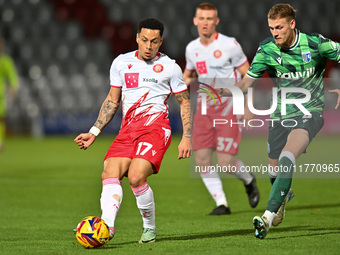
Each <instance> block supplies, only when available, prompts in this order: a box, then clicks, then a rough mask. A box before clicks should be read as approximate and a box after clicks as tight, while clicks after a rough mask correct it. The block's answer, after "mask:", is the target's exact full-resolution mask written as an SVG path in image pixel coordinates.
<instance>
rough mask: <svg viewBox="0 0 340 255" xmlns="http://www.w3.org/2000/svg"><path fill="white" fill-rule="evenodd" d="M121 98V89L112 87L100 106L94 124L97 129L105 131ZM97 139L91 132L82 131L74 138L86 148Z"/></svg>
mask: <svg viewBox="0 0 340 255" xmlns="http://www.w3.org/2000/svg"><path fill="white" fill-rule="evenodd" d="M120 98H121V89H120V88H115V87H111V89H110V92H109V94H108V95H107V97H106V99H105V100H104V102H103V104H102V106H101V108H100V111H99V115H98V118H97V120H96V122H95V124H94V127H95V128H96V129H98V130H100V131H103V129H104V128H105V127H106V126H107V124H109V122H110V121H111V120H112V119H113V117H114V116H115V114H116V112H117V110H118V108H119V104H120ZM95 140H96V136H95V135H94V134H93V133H90V132H88V133H82V134H80V135H78V136H77V137H76V138H75V139H74V141H75V142H76V143H77V144H78V146H79V148H80V149H84V150H86V149H87V148H88V147H89V146H90V145H91V144H92V143H93V142H94V141H95Z"/></svg>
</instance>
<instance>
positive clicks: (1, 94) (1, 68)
mask: <svg viewBox="0 0 340 255" xmlns="http://www.w3.org/2000/svg"><path fill="white" fill-rule="evenodd" d="M4 47H5V40H4V39H2V38H0V151H2V150H3V148H4V147H3V146H4V145H3V142H4V139H5V133H6V123H5V118H6V112H7V111H6V97H7V89H6V82H8V85H9V90H8V95H9V97H10V99H12V100H13V99H14V97H15V94H16V93H17V90H18V85H19V82H18V80H19V78H18V74H17V71H16V68H15V65H14V62H13V60H12V58H11V57H9V56H8V55H6V54H5V53H3V49H4Z"/></svg>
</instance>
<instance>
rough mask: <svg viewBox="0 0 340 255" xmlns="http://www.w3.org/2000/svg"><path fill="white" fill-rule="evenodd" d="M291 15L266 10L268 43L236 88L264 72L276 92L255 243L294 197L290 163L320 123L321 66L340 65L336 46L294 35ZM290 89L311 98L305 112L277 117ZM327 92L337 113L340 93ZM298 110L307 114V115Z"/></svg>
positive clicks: (285, 7) (285, 8) (284, 9)
mask: <svg viewBox="0 0 340 255" xmlns="http://www.w3.org/2000/svg"><path fill="white" fill-rule="evenodd" d="M295 15H296V10H295V9H294V8H293V7H292V6H290V5H289V4H277V5H274V6H273V7H272V8H271V9H270V10H269V13H268V25H269V29H270V32H271V34H272V37H269V38H267V39H266V40H264V41H262V42H261V43H260V47H259V48H258V50H257V53H256V56H255V57H254V60H253V62H252V64H251V66H250V68H249V70H248V72H247V75H246V76H245V78H244V79H242V80H241V81H240V82H239V83H237V84H236V85H235V86H237V87H239V88H240V89H241V90H242V91H243V93H247V90H248V88H249V87H251V86H253V85H254V84H255V83H256V81H258V79H260V78H261V77H262V76H263V74H264V72H265V71H267V72H268V74H269V76H270V77H271V79H272V80H273V82H274V84H275V85H276V87H277V91H278V93H277V94H278V95H277V97H278V98H277V107H276V110H275V111H274V112H273V113H272V114H271V120H272V121H271V123H272V124H270V125H269V136H268V157H269V164H270V166H272V167H273V168H272V169H278V170H279V171H276V172H275V171H269V177H270V180H271V183H272V188H271V192H270V196H269V201H268V204H267V208H266V211H265V212H264V214H263V215H262V216H255V217H254V219H253V226H254V229H255V237H257V238H259V239H263V238H265V236H266V235H267V233H268V231H269V229H270V227H271V226H272V225H273V226H277V225H279V224H280V223H281V222H282V220H283V217H284V213H285V206H286V203H287V202H288V201H289V199H290V198H291V197H292V196H293V193H292V191H291V190H290V187H291V182H292V176H293V169H294V166H295V161H296V159H297V158H298V157H299V156H300V155H301V154H302V153H303V152H305V150H306V148H307V146H308V145H309V143H310V142H311V141H312V139H313V137H314V136H315V135H316V134H317V133H318V132H319V130H320V129H321V128H322V126H323V123H324V120H323V117H322V114H323V109H324V81H323V78H324V72H325V67H326V60H327V59H330V60H334V61H337V62H339V61H340V44H339V43H337V42H333V41H332V40H330V39H327V38H325V37H323V36H322V35H320V34H317V33H303V32H301V31H299V30H298V29H296V28H295ZM292 88H299V89H301V88H302V89H304V90H305V91H309V94H310V96H311V97H310V99H309V100H308V101H307V102H305V103H303V104H301V106H302V107H304V108H305V109H300V108H302V107H297V105H296V104H287V106H286V114H282V112H281V110H282V109H281V105H282V106H283V105H286V102H285V101H284V100H286V99H285V98H281V92H282V91H284V90H285V89H291V90H292ZM330 92H332V93H336V94H337V95H338V100H337V105H336V107H335V108H338V107H339V104H340V89H335V90H330ZM220 94H221V96H230V95H231V92H230V91H229V90H227V89H224V90H222V91H220ZM284 95H286V98H287V99H290V100H296V99H301V98H304V97H305V96H306V95H305V94H303V93H286V94H284ZM281 103H282V104H281ZM282 108H283V107H282ZM302 110H307V111H308V113H309V114H305V113H304V112H303V111H302ZM305 112H306V111H305ZM285 119H286V120H288V119H289V120H291V121H292V122H293V125H289V126H290V127H287V126H288V125H286V126H284V125H282V122H281V121H282V120H285ZM275 120H276V121H275ZM278 120H279V121H278ZM292 126H293V127H292ZM280 169H285V170H288V171H280Z"/></svg>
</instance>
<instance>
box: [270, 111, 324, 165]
mask: <svg viewBox="0 0 340 255" xmlns="http://www.w3.org/2000/svg"><path fill="white" fill-rule="evenodd" d="M282 121H283V122H282ZM323 123H324V120H323V117H322V115H321V114H320V113H319V112H312V115H311V117H308V116H303V115H301V116H297V117H294V118H290V119H286V120H280V121H272V124H271V123H270V125H269V135H268V157H269V158H271V159H278V158H279V156H280V154H281V151H282V149H283V148H284V146H285V145H286V142H287V137H288V135H289V133H290V132H291V131H292V130H293V129H299V128H302V129H305V130H307V131H308V136H309V143H310V142H311V141H312V139H313V138H314V136H315V135H316V134H317V133H318V132H319V131H320V129H321V128H322V126H323Z"/></svg>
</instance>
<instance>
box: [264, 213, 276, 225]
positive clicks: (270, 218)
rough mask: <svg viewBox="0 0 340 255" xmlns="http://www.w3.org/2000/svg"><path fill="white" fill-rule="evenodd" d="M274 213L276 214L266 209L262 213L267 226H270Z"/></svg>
mask: <svg viewBox="0 0 340 255" xmlns="http://www.w3.org/2000/svg"><path fill="white" fill-rule="evenodd" d="M275 215H276V213H274V212H271V211H268V210H266V211H265V212H264V214H263V215H262V217H263V216H264V217H266V218H267V219H268V222H269V227H271V226H272V222H273V220H274V217H275Z"/></svg>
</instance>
